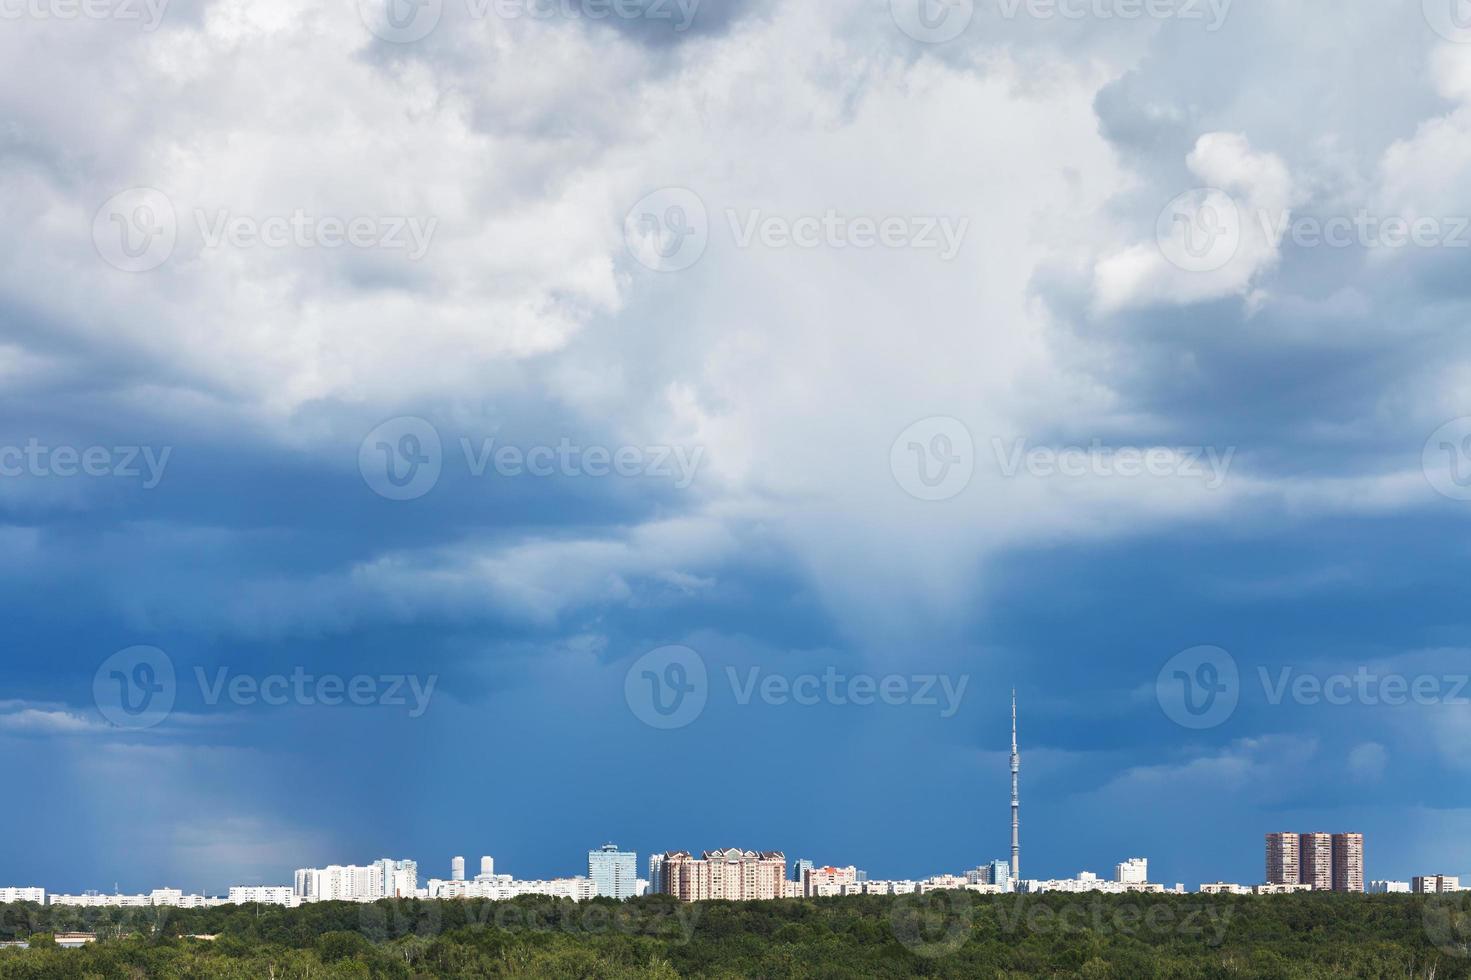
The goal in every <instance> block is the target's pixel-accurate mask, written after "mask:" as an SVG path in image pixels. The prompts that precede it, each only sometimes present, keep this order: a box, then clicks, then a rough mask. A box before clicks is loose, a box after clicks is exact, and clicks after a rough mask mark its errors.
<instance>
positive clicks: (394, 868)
mask: <svg viewBox="0 0 1471 980" xmlns="http://www.w3.org/2000/svg"><path fill="white" fill-rule="evenodd" d="M293 890H294V891H295V893H296V895H297V897H299V898H301V899H302V900H303V901H308V902H375V901H377V900H378V899H380V898H413V897H414V896H415V895H416V894H417V893H418V890H419V866H418V864H417V863H415V862H413V861H395V860H393V859H392V858H384V859H383V860H381V861H375V862H373V863H372V864H370V865H368V866H366V867H359V866H356V865H339V864H332V865H328V866H327V867H325V868H301V869H300V870H298V871H297V872H296V878H295V882H294V888H293Z"/></svg>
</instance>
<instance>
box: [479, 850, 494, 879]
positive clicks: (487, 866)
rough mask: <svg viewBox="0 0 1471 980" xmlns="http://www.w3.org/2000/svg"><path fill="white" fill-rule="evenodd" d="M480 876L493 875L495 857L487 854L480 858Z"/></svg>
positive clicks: (492, 876)
mask: <svg viewBox="0 0 1471 980" xmlns="http://www.w3.org/2000/svg"><path fill="white" fill-rule="evenodd" d="M480 877H481V878H494V877H495V858H493V857H491V856H490V855H489V854H487V855H485V856H484V857H482V858H481V859H480Z"/></svg>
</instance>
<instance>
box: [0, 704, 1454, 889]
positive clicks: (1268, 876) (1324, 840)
mask: <svg viewBox="0 0 1471 980" xmlns="http://www.w3.org/2000/svg"><path fill="white" fill-rule="evenodd" d="M1010 763H1011V856H1010V859H1009V860H1007V859H1002V858H998V859H996V860H993V861H991V862H989V863H988V864H983V865H981V866H979V867H977V868H973V869H971V870H969V871H965V872H963V873H960V874H939V875H934V876H932V877H929V878H925V879H922V880H911V879H904V880H888V879H886V880H875V879H870V878H869V876H868V874H867V873H866V872H864V871H861V870H859V869H858V868H857V867H855V866H853V865H847V866H842V867H837V866H832V865H818V864H817V863H816V862H814V861H812V860H809V859H805V858H802V859H797V860H794V861H790V862H789V861H788V860H787V856H786V854H785V853H784V852H782V851H752V850H743V849H740V848H735V847H731V848H726V849H724V850H714V851H704V852H702V853H701V854H700V856H699V857H695V856H694V854H693V853H691V852H689V851H665V852H663V853H660V854H654V855H651V856H650V857H649V861H648V866H647V867H648V874H647V877H640V875H639V873H638V855H637V854H636V853H635V852H633V851H627V850H623V849H621V848H619V847H618V845H616V844H611V843H609V844H604V845H603V846H601V847H598V848H595V849H593V850H590V851H588V852H587V874H586V875H585V876H576V877H569V878H551V879H538V880H522V879H518V878H515V877H514V876H512V875H507V874H497V873H496V870H495V859H494V858H493V857H491V856H490V855H485V856H482V857H481V858H480V866H479V868H480V870H479V872H478V873H477V874H475V875H474V876H473V877H467V876H466V869H465V858H464V857H454V858H451V859H450V862H449V877H448V878H430V879H428V880H427V882H426V883H425V884H424V885H423V886H422V887H421V886H420V884H419V865H418V863H417V862H416V861H412V860H401V859H395V858H382V859H381V860H377V861H374V862H372V863H371V864H366V865H335V864H334V865H328V866H327V867H324V868H301V869H299V870H298V871H297V872H296V874H295V875H294V878H293V881H292V883H291V884H289V885H285V884H283V885H237V886H233V887H231V888H230V889H229V891H228V893H227V894H226V895H224V896H205V895H191V894H185V893H184V892H183V891H181V890H179V889H176V888H156V889H154V890H152V891H151V892H148V893H147V894H135V895H124V894H110V895H109V894H103V893H100V892H96V891H88V892H83V893H82V894H80V895H68V894H52V893H48V892H47V891H46V890H45V889H44V888H40V887H25V888H21V887H0V904H8V903H16V902H32V903H35V904H37V905H55V906H77V907H82V908H134V907H137V908H150V907H173V908H212V907H216V906H222V905H279V906H285V907H289V908H294V907H296V906H300V905H303V904H307V903H312V902H376V901H380V900H382V899H394V898H419V899H431V900H452V899H477V898H478V899H490V900H493V901H506V900H509V899H513V898H517V897H519V896H522V895H543V896H548V897H552V898H563V899H570V900H571V901H574V902H583V901H588V900H590V899H593V898H611V899H615V900H625V899H630V898H635V897H638V896H643V895H654V894H660V895H672V896H674V897H675V898H677V899H679V900H680V901H683V902H702V901H712V900H728V901H767V900H776V899H800V898H827V897H832V896H842V895H912V894H921V895H922V894H926V893H928V892H934V891H952V890H964V891H971V892H979V893H982V894H1012V893H1016V894H1041V893H1045V892H1071V893H1080V892H1099V893H1105V894H1126V893H1152V894H1177V895H1182V894H1185V886H1184V885H1183V884H1175V885H1174V886H1172V887H1168V888H1167V887H1166V886H1165V885H1163V884H1158V883H1154V882H1151V881H1150V880H1149V861H1148V860H1147V859H1146V858H1142V857H1131V858H1127V859H1125V860H1124V861H1121V862H1119V863H1118V864H1116V865H1115V866H1114V870H1113V875H1112V877H1111V878H1103V877H1101V876H1099V875H1097V874H1094V873H1092V872H1087V871H1083V872H1079V874H1078V875H1077V876H1076V877H1074V878H1062V879H1049V880H1042V879H1030V878H1022V877H1021V875H1020V868H1021V843H1020V826H1021V818H1020V813H1021V804H1020V798H1019V784H1020V774H1021V755H1020V752H1019V751H1018V748H1017V714H1016V694H1015V692H1013V693H1012V705H1011V757H1010ZM1265 840H1266V850H1265V854H1266V861H1265V881H1264V882H1263V883H1262V884H1259V885H1244V884H1237V883H1233V882H1224V881H1217V882H1209V883H1206V884H1202V885H1201V886H1200V888H1199V893H1201V894H1216V895H1220V894H1229V895H1248V894H1256V895H1278V894H1289V893H1293V892H1304V891H1333V892H1358V893H1362V892H1365V891H1367V892H1369V893H1371V894H1394V893H1405V894H1408V893H1417V894H1445V893H1449V892H1456V891H1460V890H1461V884H1460V879H1459V878H1458V877H1457V876H1453V875H1443V874H1426V875H1418V876H1416V877H1414V878H1413V879H1411V880H1410V881H1385V880H1370V881H1368V882H1367V883H1366V880H1365V874H1364V835H1363V834H1360V833H1336V834H1329V833H1269V834H1267V835H1266V838H1265Z"/></svg>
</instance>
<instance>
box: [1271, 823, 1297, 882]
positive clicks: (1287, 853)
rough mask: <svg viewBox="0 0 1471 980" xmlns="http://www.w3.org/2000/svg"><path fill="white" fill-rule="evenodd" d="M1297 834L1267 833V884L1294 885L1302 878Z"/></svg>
mask: <svg viewBox="0 0 1471 980" xmlns="http://www.w3.org/2000/svg"><path fill="white" fill-rule="evenodd" d="M1300 847H1301V840H1300V838H1299V837H1298V835H1297V834H1268V835H1267V884H1269V885H1295V884H1297V883H1298V882H1299V881H1301V880H1302V862H1301V861H1300V860H1299V854H1300V851H1299V848H1300Z"/></svg>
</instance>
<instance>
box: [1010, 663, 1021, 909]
mask: <svg viewBox="0 0 1471 980" xmlns="http://www.w3.org/2000/svg"><path fill="white" fill-rule="evenodd" d="M1021 771H1022V757H1021V755H1020V754H1018V753H1017V750H1016V688H1012V689H1011V881H1012V887H1013V888H1015V887H1016V883H1017V882H1019V881H1020V880H1021V871H1022V845H1021V806H1022V805H1021V798H1020V796H1019V795H1018V792H1017V787H1018V782H1019V780H1020V777H1021Z"/></svg>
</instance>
